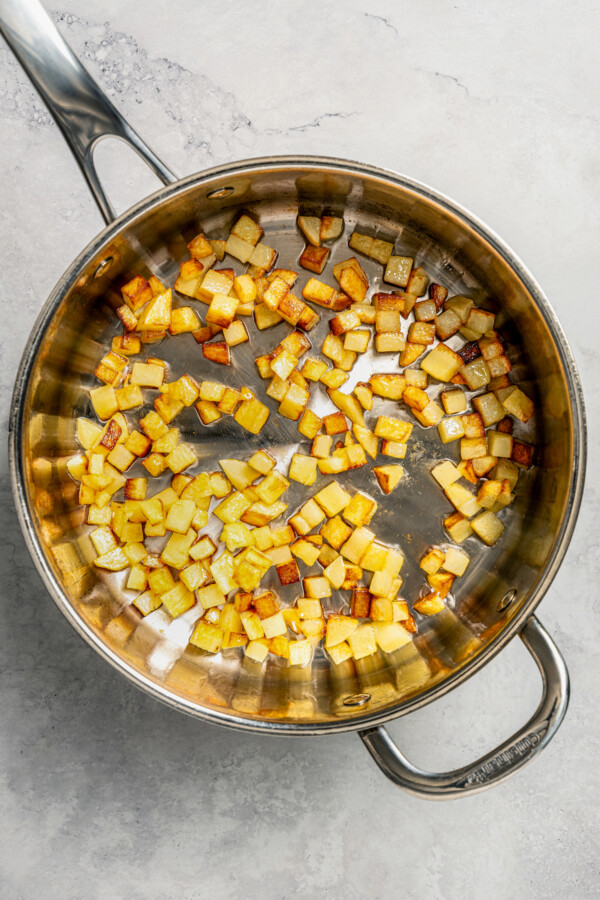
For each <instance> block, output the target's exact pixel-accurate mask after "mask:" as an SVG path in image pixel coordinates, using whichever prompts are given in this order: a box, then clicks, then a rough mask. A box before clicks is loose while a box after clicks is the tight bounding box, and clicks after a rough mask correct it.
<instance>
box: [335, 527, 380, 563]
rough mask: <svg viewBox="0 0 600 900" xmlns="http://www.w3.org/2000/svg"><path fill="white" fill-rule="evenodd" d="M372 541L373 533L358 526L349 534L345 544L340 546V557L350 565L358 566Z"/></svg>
mask: <svg viewBox="0 0 600 900" xmlns="http://www.w3.org/2000/svg"><path fill="white" fill-rule="evenodd" d="M374 540H375V535H374V533H373V532H372V531H370V530H369V529H368V528H365V527H364V526H360V527H358V528H357V529H356V530H355V531H354V532H353V533H352V534H351V536H350V537H349V538H348V540H347V541H346V543H345V544H343V545H342V547H341V553H342V556H345V557H346V559H348V560H349V561H350V562H351V563H354V564H355V565H360V563H361V560H362V559H363V557H364V556H365V554H366V553H367V551H368V550H369V548H370V546H371V544H372V543H373V541H374Z"/></svg>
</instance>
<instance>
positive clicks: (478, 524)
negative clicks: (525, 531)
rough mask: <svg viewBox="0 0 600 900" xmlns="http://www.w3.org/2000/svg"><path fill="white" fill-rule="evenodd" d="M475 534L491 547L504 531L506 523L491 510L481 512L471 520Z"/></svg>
mask: <svg viewBox="0 0 600 900" xmlns="http://www.w3.org/2000/svg"><path fill="white" fill-rule="evenodd" d="M471 526H472V528H473V531H474V532H475V534H476V535H477V536H478V537H480V538H481V540H482V541H483V542H484V543H486V544H487V545H488V546H489V547H491V546H492V545H493V544H495V543H496V541H497V540H498V539H499V538H500V537H501V536H502V533H503V532H504V525H503V524H502V522H501V521H500V519H499V518H498V517H497V516H496V515H495V513H493V512H491V511H490V510H486V511H485V512H482V513H480V514H479V515H478V516H476V517H475V518H474V519H473V520H472V521H471Z"/></svg>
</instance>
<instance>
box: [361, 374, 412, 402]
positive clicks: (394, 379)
mask: <svg viewBox="0 0 600 900" xmlns="http://www.w3.org/2000/svg"><path fill="white" fill-rule="evenodd" d="M369 386H370V388H371V391H372V393H373V394H376V395H377V396H378V397H385V398H386V399H387V400H400V399H401V398H402V395H403V394H404V391H405V389H406V379H405V378H404V376H403V375H395V374H390V375H387V374H386V375H372V376H371V378H370V379H369Z"/></svg>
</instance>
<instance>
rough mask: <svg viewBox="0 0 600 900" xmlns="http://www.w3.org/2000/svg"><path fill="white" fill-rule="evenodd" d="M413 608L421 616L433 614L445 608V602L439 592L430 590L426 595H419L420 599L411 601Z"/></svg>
mask: <svg viewBox="0 0 600 900" xmlns="http://www.w3.org/2000/svg"><path fill="white" fill-rule="evenodd" d="M413 608H414V609H415V610H416V611H417V612H418V613H420V614H421V615H422V616H435V615H436V614H437V613H439V612H441V611H442V610H443V609H445V604H444V601H443V600H442V598H441V597H440V596H439V594H437V593H436V592H435V591H432V593H430V594H427V596H426V597H421V599H420V600H417V601H416V602H415V603H413Z"/></svg>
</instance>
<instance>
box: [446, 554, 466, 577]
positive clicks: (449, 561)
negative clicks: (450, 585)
mask: <svg viewBox="0 0 600 900" xmlns="http://www.w3.org/2000/svg"><path fill="white" fill-rule="evenodd" d="M469 562H470V559H469V554H468V553H465V551H464V550H459V549H458V548H457V547H449V548H448V550H446V556H445V559H444V562H443V563H442V567H443V568H444V569H445V571H446V572H450V573H451V574H452V575H457V576H461V575H464V573H465V571H466V569H467V566H468V565H469Z"/></svg>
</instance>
